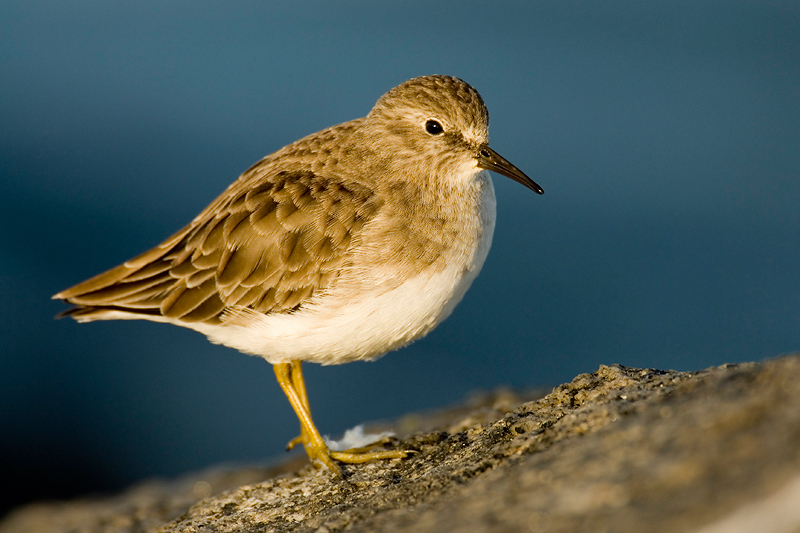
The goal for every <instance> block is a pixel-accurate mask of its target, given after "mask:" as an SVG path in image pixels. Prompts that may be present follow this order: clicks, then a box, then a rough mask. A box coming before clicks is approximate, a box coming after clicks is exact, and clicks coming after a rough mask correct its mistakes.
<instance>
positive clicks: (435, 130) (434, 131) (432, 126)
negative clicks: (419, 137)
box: [425, 120, 444, 135]
mask: <svg viewBox="0 0 800 533" xmlns="http://www.w3.org/2000/svg"><path fill="white" fill-rule="evenodd" d="M425 131H427V132H428V133H430V134H431V135H440V134H442V133H444V128H443V127H442V125H441V124H439V123H438V122H436V121H435V120H429V121H428V122H426V123H425Z"/></svg>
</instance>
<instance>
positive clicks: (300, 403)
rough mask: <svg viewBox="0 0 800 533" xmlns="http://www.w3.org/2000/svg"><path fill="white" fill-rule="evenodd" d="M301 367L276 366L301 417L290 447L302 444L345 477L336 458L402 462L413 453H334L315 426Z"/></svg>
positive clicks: (297, 363) (310, 454)
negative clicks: (335, 461)
mask: <svg viewBox="0 0 800 533" xmlns="http://www.w3.org/2000/svg"><path fill="white" fill-rule="evenodd" d="M300 365H301V362H300V361H293V362H291V363H279V364H277V365H274V366H273V368H274V370H275V377H276V378H278V384H279V385H280V386H281V388H282V389H283V392H284V394H286V397H287V398H288V399H289V403H290V404H291V405H292V409H294V412H295V414H296V415H297V418H298V419H300V436H299V437H297V438H296V439H293V440H292V441H291V442H290V443H289V445H290V446H294V445H297V444H300V443H301V442H302V443H303V446H304V447H305V449H306V453H307V454H308V457H309V459H311V461H312V462H313V461H316V460H319V461H321V462H322V463H323V464H325V466H327V467H328V468H330V469H331V470H333V471H334V473H336V474H338V475H341V473H342V471H341V469H340V468H339V467H338V466H337V465H336V463H334V462H333V460H334V459H335V460H337V461H341V462H343V463H365V462H367V461H372V460H374V459H401V458H403V457H406V456H407V455H408V453H409V452H407V451H405V450H391V451H378V452H361V451H356V450H351V451H344V452H332V451H331V450H330V449H329V448H328V446H327V444H325V441H324V440H322V436H321V435H320V434H319V431H317V428H316V427H315V426H314V421H313V420H312V419H311V411H310V409H309V407H308V396H307V394H306V386H305V382H304V381H303V373H302V370H301V368H300Z"/></svg>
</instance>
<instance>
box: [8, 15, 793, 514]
mask: <svg viewBox="0 0 800 533" xmlns="http://www.w3.org/2000/svg"><path fill="white" fill-rule="evenodd" d="M0 63H1V64H2V76H0V96H1V99H2V101H1V102H0V123H2V126H3V127H2V128H0V176H2V177H0V223H2V228H3V231H2V232H0V250H2V252H0V286H1V287H2V290H1V291H0V295H1V296H0V298H2V300H0V301H1V302H2V306H0V339H2V348H1V350H2V355H1V356H0V409H1V410H2V411H0V416H1V417H2V439H0V451H2V457H3V458H4V461H3V462H4V463H7V464H6V466H4V467H3V469H4V470H6V472H5V473H4V474H3V475H2V476H0V477H1V478H2V483H3V484H6V485H7V486H8V488H9V489H13V491H14V493H15V494H16V495H17V496H16V501H22V500H25V499H32V498H40V497H45V496H69V495H74V494H77V493H83V492H89V491H99V490H113V489H116V488H119V487H121V486H124V485H126V484H129V483H131V482H133V481H135V480H138V479H142V478H145V477H148V476H154V475H161V476H167V475H175V474H178V473H180V472H185V471H189V470H192V469H197V468H199V467H203V466H206V465H210V464H215V463H219V462H231V461H233V462H252V461H261V460H265V459H267V458H269V457H274V456H278V455H279V454H280V453H281V451H282V449H283V445H284V444H285V442H286V441H287V440H289V439H290V438H291V437H293V436H294V435H295V434H296V432H297V421H296V419H295V418H294V415H293V414H292V412H291V410H290V408H289V405H288V403H287V402H286V400H285V399H284V397H283V395H282V393H281V391H280V389H279V387H278V386H277V384H276V383H275V380H274V376H273V373H272V371H271V369H270V367H269V365H268V364H266V363H265V362H264V361H262V360H260V359H257V358H253V357H247V356H244V355H241V354H239V353H237V352H235V351H233V350H230V349H227V348H223V347H219V346H214V345H211V344H210V343H208V342H207V341H206V340H205V339H204V338H203V337H202V336H201V335H199V334H197V333H194V332H191V331H188V330H182V329H181V328H176V327H172V326H165V325H160V324H151V323H145V322H109V323H95V324H90V325H78V324H76V323H74V322H72V321H70V320H61V321H55V320H53V315H55V314H56V313H58V312H59V311H61V310H62V309H64V308H65V306H63V305H61V304H59V303H58V302H53V301H50V300H49V297H50V295H52V294H53V293H55V292H56V291H58V290H61V289H63V288H65V287H67V286H70V285H72V284H74V283H77V282H79V281H81V280H83V279H85V278H87V277H89V276H91V275H94V274H96V273H98V272H100V271H101V270H105V269H107V268H109V267H112V266H115V265H117V264H118V263H120V262H122V261H124V260H126V259H128V258H130V257H132V256H134V255H136V254H138V253H139V252H141V251H143V250H145V249H147V248H149V247H151V246H153V245H155V244H157V243H158V242H159V241H161V240H162V239H163V238H164V237H166V236H167V235H169V234H170V233H172V232H173V231H174V230H176V229H177V228H178V227H180V226H182V225H183V224H185V223H186V222H188V221H189V220H190V219H191V218H192V217H193V216H194V215H195V214H196V213H197V212H199V211H200V210H201V209H202V208H203V207H205V205H206V204H207V203H209V202H210V201H211V200H212V199H213V198H214V197H215V196H216V195H217V194H218V193H219V192H221V191H222V190H223V189H224V188H225V187H226V186H227V185H228V184H229V183H230V182H231V181H233V180H234V179H235V178H236V177H237V176H238V174H239V173H240V172H242V171H244V170H245V169H246V168H248V167H249V166H250V165H251V164H252V163H254V162H255V161H257V160H258V159H260V158H261V157H262V156H263V155H266V154H268V153H270V152H272V151H274V150H276V149H278V148H280V147H281V146H283V145H285V144H288V143H289V142H291V141H293V140H295V139H297V138H299V137H302V136H304V135H307V134H309V133H312V132H314V131H317V130H320V129H322V128H325V127H327V126H330V125H333V124H336V123H339V122H343V121H346V120H349V119H352V118H355V117H360V116H363V115H365V114H366V113H367V112H368V111H369V109H370V108H371V106H372V104H373V103H374V102H375V100H376V99H377V98H378V97H379V96H380V95H381V94H382V93H383V92H385V91H386V90H388V89H390V88H391V87H393V86H394V85H397V84H399V83H401V82H403V81H404V80H406V79H408V78H411V77H414V76H418V75H423V74H433V73H440V74H451V75H456V76H459V77H461V78H463V79H465V80H467V81H468V82H469V83H471V84H472V85H473V86H474V87H476V88H477V89H478V90H479V91H480V92H481V94H482V95H483V97H484V99H485V101H486V102H487V105H488V107H489V110H490V112H491V115H492V127H491V140H492V146H493V147H494V148H495V149H496V150H497V151H498V152H500V153H501V154H503V155H504V156H505V157H506V158H508V159H509V160H511V161H512V162H514V163H515V164H516V165H517V166H519V167H520V168H521V169H523V170H524V171H525V172H527V173H528V174H529V175H530V176H531V177H532V178H533V179H535V180H536V181H537V182H539V183H540V184H541V185H542V186H543V187H544V189H545V191H546V194H545V195H544V196H543V197H539V196H537V195H535V194H533V193H532V192H531V191H528V190H527V189H524V188H523V187H521V186H520V185H519V184H516V183H513V182H512V181H510V180H508V179H506V178H503V177H501V176H495V186H496V189H497V195H498V223H497V230H496V234H495V242H494V247H493V250H492V253H491V254H490V256H489V259H488V260H487V263H486V265H485V267H484V270H483V272H482V274H481V276H479V278H478V280H477V281H476V282H475V284H474V286H473V288H472V290H471V291H470V292H469V293H468V294H467V297H466V298H465V300H464V301H463V303H462V304H461V305H460V306H459V307H458V308H457V310H456V312H455V313H454V314H453V316H452V317H451V318H450V319H449V320H448V321H447V322H445V323H444V324H443V325H442V326H440V327H439V328H438V329H437V330H436V331H435V332H434V333H432V334H431V335H430V336H428V337H427V338H425V339H424V340H421V341H419V342H417V343H415V344H414V345H412V346H411V347H409V348H406V349H404V350H402V351H400V352H397V353H393V354H391V355H390V356H388V357H386V358H383V359H381V360H380V361H378V362H375V363H369V364H364V363H357V364H351V365H344V366H339V367H325V368H322V367H317V366H310V367H309V368H308V370H307V379H308V385H309V388H310V395H311V402H312V407H313V409H314V414H315V418H316V420H317V422H318V425H319V427H320V429H321V430H322V431H323V432H324V433H330V434H337V433H340V432H342V431H343V430H344V429H346V428H348V427H351V426H353V425H355V424H357V423H359V422H362V421H368V420H373V419H377V418H391V417H397V416H399V415H401V414H403V413H406V412H408V411H411V410H417V409H424V408H430V407H433V406H440V405H444V404H448V403H451V402H455V401H458V400H460V399H462V398H464V397H465V396H466V395H468V393H469V392H470V391H473V390H475V389H479V388H483V389H488V388H493V387H496V386H499V385H512V386H519V387H527V386H538V385H556V384H558V383H561V382H564V381H568V380H570V379H571V378H572V377H573V376H574V375H576V374H578V373H581V372H590V371H593V370H595V369H596V368H597V366H598V365H599V364H601V363H606V364H610V363H622V364H625V365H630V366H637V367H658V368H674V369H678V370H695V369H700V368H703V367H706V366H709V365H718V364H722V363H725V362H737V361H745V360H759V359H763V358H765V357H771V356H775V355H778V354H780V353H785V352H789V351H792V350H797V349H800V276H799V274H800V246H799V244H800V209H798V204H799V200H800V179H798V176H799V175H800V4H798V3H797V2H794V1H792V2H789V1H787V2H777V1H776V2H768V1H758V2H755V1H754V2H741V1H740V2H736V1H724V2H722V1H720V2H715V1H706V2H695V1H673V2H666V3H658V4H657V3H654V2H636V1H630V2H622V1H616V2H614V1H611V2H597V3H589V2H577V1H574V2H568V1H563V0H559V1H552V2H536V3H532V2H507V3H486V2H464V1H459V2H402V3H397V4H393V5H389V4H388V3H386V4H384V3H377V2H319V3H315V2H285V3H270V4H267V3H266V2H216V3H206V4H200V3H198V2H187V1H180V2H178V1H176V2H135V3H129V4H127V3H122V2H100V1H93V2H88V1H87V2H80V3H76V2H73V3H67V2H55V1H52V2H47V1H27V2H3V3H2V5H0ZM11 501H12V503H13V502H14V500H11Z"/></svg>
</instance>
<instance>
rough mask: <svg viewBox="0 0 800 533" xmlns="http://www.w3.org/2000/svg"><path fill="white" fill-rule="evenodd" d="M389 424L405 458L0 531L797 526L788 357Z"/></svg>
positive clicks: (10, 521)
mask: <svg viewBox="0 0 800 533" xmlns="http://www.w3.org/2000/svg"><path fill="white" fill-rule="evenodd" d="M396 425H399V426H400V427H401V428H403V427H408V428H409V429H416V431H415V432H413V433H411V434H409V435H408V436H404V437H402V438H401V439H400V440H395V441H394V442H392V443H391V445H393V446H398V447H400V448H403V449H409V450H414V451H415V452H416V453H414V454H413V455H412V456H411V457H410V458H408V459H404V460H393V461H384V462H376V463H369V464H366V465H357V466H349V465H348V466H344V467H343V471H344V474H345V476H344V479H336V478H333V477H331V476H330V475H329V474H328V473H327V471H325V470H316V469H314V468H313V467H311V466H309V465H307V464H306V466H302V465H303V463H302V462H300V460H298V459H295V460H293V462H291V463H289V464H285V465H282V466H279V467H274V468H249V469H241V470H235V471H208V472H204V473H201V474H197V475H194V476H189V477H187V478H184V479H182V480H178V481H174V482H169V483H166V482H150V483H147V484H144V485H141V486H138V487H136V488H134V489H131V490H130V491H128V492H126V493H124V494H121V495H119V496H116V497H112V498H106V499H97V500H82V501H76V502H65V503H48V504H35V505H32V506H27V507H24V508H22V509H19V510H17V511H16V512H14V513H12V514H11V515H10V516H9V517H8V518H7V519H6V520H5V521H4V522H3V523H2V524H0V532H2V533H11V532H14V533H27V532H36V533H48V532H67V531H81V532H95V531H97V532H100V531H103V532H120V533H122V532H126V533H127V532H140V531H160V532H164V533H167V532H170V533H171V532H197V533H199V532H212V531H213V532H219V533H222V532H228V531H230V532H233V531H236V532H264V531H299V532H303V531H314V532H333V531H343V530H347V531H355V532H362V531H363V532H367V531H387V532H395V531H396V532H400V531H409V532H411V531H413V532H428V531H430V532H434V531H471V532H472V531H475V532H481V531H531V532H538V531H542V532H543V531H547V532H548V533H552V532H562V531H563V532H580V531H592V532H601V531H608V532H611V531H613V532H627V531H631V532H634V531H636V532H639V531H649V532H658V531H665V532H666V531H669V532H675V531H698V530H699V531H704V532H707V533H721V532H723V531H724V532H739V531H741V532H743V533H744V532H748V531H755V530H758V531H761V532H774V533H777V532H792V531H794V532H797V531H800V356H799V355H793V356H786V357H782V358H779V359H775V360H771V361H768V362H765V363H744V364H739V365H724V366H720V367H715V368H710V369H707V370H703V371H700V372H675V371H660V370H649V369H648V370H641V369H634V368H627V367H623V366H619V365H612V366H601V367H600V369H599V370H598V371H597V372H594V373H592V374H582V375H580V376H577V377H576V378H575V379H574V380H573V381H572V382H571V383H567V384H564V385H561V386H559V387H556V388H555V389H554V390H553V392H552V393H550V394H548V395H547V396H545V397H543V398H540V399H537V400H533V401H526V402H524V403H521V405H520V404H518V403H517V404H515V403H514V397H513V396H512V395H510V394H509V393H507V392H503V393H498V394H495V395H491V396H486V397H484V398H483V399H482V400H480V401H477V400H476V401H473V402H472V403H468V404H467V405H466V406H463V407H462V408H460V409H453V410H449V411H445V412H442V413H439V414H438V415H437V416H427V415H426V416H422V417H420V416H417V417H414V416H409V417H406V418H405V419H403V420H401V421H400V422H399V423H398V424H396ZM261 480H266V481H261ZM198 500H199V501H198ZM754 528H755V529H754Z"/></svg>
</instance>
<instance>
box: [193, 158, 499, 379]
mask: <svg viewBox="0 0 800 533" xmlns="http://www.w3.org/2000/svg"><path fill="white" fill-rule="evenodd" d="M471 181H472V184H473V186H474V187H475V188H474V189H473V190H474V192H476V193H477V195H478V198H475V199H477V200H478V201H477V202H475V203H474V204H473V206H474V209H473V210H472V212H471V213H468V215H467V217H466V220H465V221H464V232H463V234H462V235H463V237H464V239H462V242H460V243H455V244H454V246H453V247H452V249H450V250H448V252H447V257H446V258H445V259H446V260H445V261H444V268H440V269H437V270H435V271H431V270H427V271H422V272H420V273H419V274H418V275H416V276H413V277H405V278H403V279H405V280H404V281H403V282H401V283H391V282H388V283H386V284H384V285H382V286H376V287H373V288H372V289H370V290H369V291H367V292H362V293H360V294H357V295H354V294H353V293H352V292H347V293H346V294H339V293H337V291H336V289H335V288H334V289H333V290H331V291H330V292H328V293H326V294H325V295H324V296H322V297H321V298H319V299H318V301H317V302H315V303H314V304H312V305H309V306H307V307H304V308H303V309H301V310H300V311H298V312H296V313H292V314H276V315H263V314H260V313H257V312H254V311H252V310H250V309H244V308H240V309H233V310H232V312H230V313H229V314H226V316H225V317H224V320H225V324H224V325H218V326H209V325H204V324H192V325H189V324H183V325H186V326H188V327H191V328H193V329H197V330H198V331H200V332H202V333H204V334H206V335H207V336H208V337H209V339H210V340H211V341H212V342H216V343H220V344H224V345H226V346H230V347H232V348H236V349H238V350H240V351H242V352H245V353H250V354H253V355H259V356H261V357H263V358H265V359H266V360H267V361H269V362H270V363H272V364H275V363H285V362H289V361H292V360H303V361H311V362H315V363H320V364H323V365H328V364H340V363H347V362H350V361H355V360H364V359H374V358H376V357H379V356H381V355H383V354H385V353H386V352H388V351H391V350H395V349H397V348H400V347H402V346H404V345H406V344H408V343H409V342H411V341H413V340H415V339H418V338H420V337H422V336H423V335H425V334H426V333H428V332H429V331H431V330H432V329H433V328H434V327H436V326H437V325H438V324H439V323H441V322H442V321H443V320H444V319H445V318H447V317H448V316H449V315H450V313H451V312H452V311H453V309H454V308H455V306H456V305H457V304H458V302H460V301H461V299H462V298H463V296H464V294H465V293H466V291H467V289H468V288H469V286H470V285H471V284H472V281H473V280H474V279H475V277H476V276H477V275H478V273H479V272H480V269H481V267H482V266H483V262H484V260H485V259H486V256H487V254H488V252H489V248H490V247H491V243H492V235H493V233H494V224H495V196H494V189H493V187H492V182H491V178H490V177H489V175H488V173H487V172H485V171H483V172H480V173H478V174H477V175H473V179H472V180H471ZM475 199H473V202H474V200H475ZM378 277H381V275H380V274H378V275H376V278H378ZM388 279H397V277H394V278H393V277H391V276H389V277H388Z"/></svg>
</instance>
